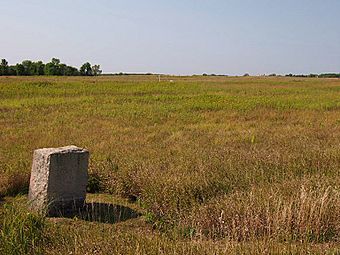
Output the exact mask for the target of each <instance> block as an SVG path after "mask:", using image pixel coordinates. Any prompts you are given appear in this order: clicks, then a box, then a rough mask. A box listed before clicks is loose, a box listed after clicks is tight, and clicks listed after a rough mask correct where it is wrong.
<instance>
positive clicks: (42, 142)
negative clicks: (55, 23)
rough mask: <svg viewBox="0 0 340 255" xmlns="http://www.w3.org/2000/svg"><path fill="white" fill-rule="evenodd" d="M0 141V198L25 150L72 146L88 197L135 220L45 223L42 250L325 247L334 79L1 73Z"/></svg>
mask: <svg viewBox="0 0 340 255" xmlns="http://www.w3.org/2000/svg"><path fill="white" fill-rule="evenodd" d="M167 79H168V80H170V79H171V80H174V82H172V83H170V82H167ZM0 141H1V146H0V184H1V185H0V196H1V195H2V196H5V195H6V196H8V195H15V194H17V193H24V192H25V190H27V185H28V176H29V172H30V167H31V158H32V152H33V150H34V149H36V148H42V147H58V146H64V145H70V144H75V145H78V146H81V147H86V148H87V149H89V150H90V152H91V161H90V172H91V185H92V186H90V187H89V191H91V192H101V193H108V194H111V195H112V196H114V197H121V198H127V199H128V200H129V201H130V202H132V204H133V205H135V206H137V207H139V208H140V209H141V210H143V212H144V216H143V217H141V219H138V220H131V221H132V222H133V223H131V224H132V225H133V226H129V225H128V223H126V224H121V223H119V224H115V225H114V226H106V227H104V226H102V225H101V224H97V223H84V222H83V221H79V222H78V221H76V222H74V224H77V227H75V226H73V225H72V224H73V221H71V223H72V224H71V226H70V227H67V226H66V225H67V224H69V223H70V222H68V223H67V224H66V223H63V222H61V223H56V224H52V226H48V228H49V231H48V232H49V233H54V232H53V231H56V232H55V234H53V235H52V238H51V240H52V241H51V242H50V252H51V253H50V254H53V253H58V249H59V253H62V254H65V253H69V252H71V251H72V252H73V253H74V254H86V251H87V250H88V251H90V250H91V249H92V248H93V249H95V248H94V247H96V249H99V250H100V251H98V253H102V254H105V252H106V253H110V252H111V253H116V254H138V253H139V254H145V253H149V254H162V253H163V254H171V253H173V254H190V253H191V254H210V253H211V254H224V253H232V254H235V253H236V254H242V253H243V254H249V253H254V254H263V253H282V254H306V253H308V252H309V253H320V254H325V253H329V254H332V253H335V252H336V251H337V248H338V245H337V244H338V243H339V226H340V215H339V211H340V210H339V209H340V198H339V183H340V175H339V172H340V80H339V79H298V78H280V77H276V78H254V77H250V78H232V77H230V78H226V77H199V76H197V77H171V78H170V77H168V78H167V77H164V79H163V81H162V82H160V83H159V82H158V81H157V77H154V76H124V77H118V76H117V77H91V78H86V77H39V78H38V77H11V78H6V77H2V78H0ZM88 224H90V226H91V227H89V225H88ZM75 228H77V229H75ZM58 231H61V234H60V233H59V232H58ZM58 233H59V234H58ZM103 233H104V234H103ZM53 238H55V240H53ZM75 238H76V240H77V241H75ZM57 243H64V244H67V245H66V248H65V250H62V249H63V248H61V247H62V245H56V244H57ZM110 244H112V246H110ZM110 247H111V248H112V247H115V248H112V249H111V248H110ZM110 249H111V250H110ZM114 249H115V250H114ZM138 249H139V250H138ZM113 251H114V252H113ZM279 251H280V252H279ZM93 253H94V252H93ZM89 254H90V253H89Z"/></svg>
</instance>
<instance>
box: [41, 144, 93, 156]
mask: <svg viewBox="0 0 340 255" xmlns="http://www.w3.org/2000/svg"><path fill="white" fill-rule="evenodd" d="M35 152H37V153H42V154H60V153H84V152H88V150H86V149H83V148H79V147H77V146H75V145H70V146H65V147H59V148H41V149H37V150H35Z"/></svg>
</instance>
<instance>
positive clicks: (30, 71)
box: [22, 60, 34, 75]
mask: <svg viewBox="0 0 340 255" xmlns="http://www.w3.org/2000/svg"><path fill="white" fill-rule="evenodd" d="M22 65H23V67H24V75H34V64H33V62H32V61H31V60H24V61H22Z"/></svg>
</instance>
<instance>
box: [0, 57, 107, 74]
mask: <svg viewBox="0 0 340 255" xmlns="http://www.w3.org/2000/svg"><path fill="white" fill-rule="evenodd" d="M101 73H102V70H100V65H91V64H90V63H89V62H86V63H84V64H83V65H82V66H81V67H80V68H79V70H78V68H76V67H73V66H68V65H66V64H64V63H61V62H60V60H59V59H57V58H52V59H51V61H50V62H48V63H46V64H45V63H43V62H42V61H36V62H34V61H31V60H24V61H22V63H17V64H16V65H9V64H8V61H7V60H6V59H2V60H1V63H0V76H1V75H6V76H31V75H57V76H96V75H100V74H101Z"/></svg>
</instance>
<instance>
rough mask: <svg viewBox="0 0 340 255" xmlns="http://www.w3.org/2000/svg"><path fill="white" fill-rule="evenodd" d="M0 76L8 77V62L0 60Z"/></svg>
mask: <svg viewBox="0 0 340 255" xmlns="http://www.w3.org/2000/svg"><path fill="white" fill-rule="evenodd" d="M0 75H8V62H7V60H6V59H1V65H0Z"/></svg>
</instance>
